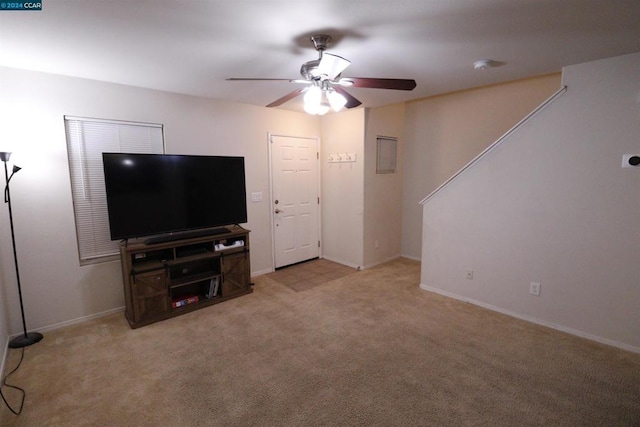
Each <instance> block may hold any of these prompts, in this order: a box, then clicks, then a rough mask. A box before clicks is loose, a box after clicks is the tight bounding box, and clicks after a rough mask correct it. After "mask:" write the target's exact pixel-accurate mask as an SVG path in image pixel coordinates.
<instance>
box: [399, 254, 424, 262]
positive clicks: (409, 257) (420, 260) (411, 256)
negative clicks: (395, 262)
mask: <svg viewBox="0 0 640 427" xmlns="http://www.w3.org/2000/svg"><path fill="white" fill-rule="evenodd" d="M400 256H401V257H402V258H408V259H412V260H414V261H419V262H422V258H421V257H417V256H413V255H407V254H400Z"/></svg>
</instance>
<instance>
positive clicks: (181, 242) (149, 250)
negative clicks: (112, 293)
mask: <svg viewBox="0 0 640 427" xmlns="http://www.w3.org/2000/svg"><path fill="white" fill-rule="evenodd" d="M227 229H228V230H229V231H228V232H225V233H222V234H213V235H209V236H200V237H191V238H185V239H178V240H171V241H163V242H160V243H145V242H144V241H143V240H129V241H125V242H122V243H121V244H120V258H121V261H122V276H123V282H124V299H125V316H126V318H127V320H128V322H129V325H130V326H131V328H137V327H140V326H144V325H148V324H150V323H153V322H157V321H159V320H164V319H167V318H170V317H174V316H179V315H181V314H184V313H188V312H190V311H193V310H197V309H200V308H203V307H207V306H210V305H212V304H217V303H219V302H223V301H226V300H229V299H231V298H235V297H239V296H241V295H246V294H249V293H251V292H253V289H252V288H251V286H252V283H251V268H250V263H249V230H246V229H244V228H242V227H240V226H238V225H236V226H228V227H227Z"/></svg>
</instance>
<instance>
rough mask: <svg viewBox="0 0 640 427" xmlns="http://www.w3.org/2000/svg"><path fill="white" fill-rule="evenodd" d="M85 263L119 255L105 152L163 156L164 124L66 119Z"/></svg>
mask: <svg viewBox="0 0 640 427" xmlns="http://www.w3.org/2000/svg"><path fill="white" fill-rule="evenodd" d="M64 121H65V130H66V134H67V152H68V155H69V171H70V174H71V191H72V197H73V209H74V213H75V220H76V234H77V239H78V251H79V254H80V262H81V264H83V263H87V262H91V261H93V260H96V259H99V258H101V257H105V256H111V255H114V254H117V253H118V242H117V241H111V236H110V232H109V215H108V211H107V196H106V191H105V186H104V171H103V166H102V153H103V152H107V153H150V154H162V153H163V152H164V140H163V132H162V130H163V129H162V125H159V124H147V123H134V122H121V121H110V120H100V119H88V118H81V117H70V116H65V118H64Z"/></svg>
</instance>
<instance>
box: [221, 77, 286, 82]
mask: <svg viewBox="0 0 640 427" xmlns="http://www.w3.org/2000/svg"><path fill="white" fill-rule="evenodd" d="M225 80H227V81H230V82H246V81H252V80H255V81H268V82H295V81H296V80H294V79H261V78H252V77H229V78H228V79H225Z"/></svg>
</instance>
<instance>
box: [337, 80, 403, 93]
mask: <svg viewBox="0 0 640 427" xmlns="http://www.w3.org/2000/svg"><path fill="white" fill-rule="evenodd" d="M338 83H339V84H340V85H341V86H346V87H366V88H374V89H395V90H413V89H414V88H415V87H416V81H415V80H409V79H376V78H369V77H345V78H342V79H340V81H338Z"/></svg>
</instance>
